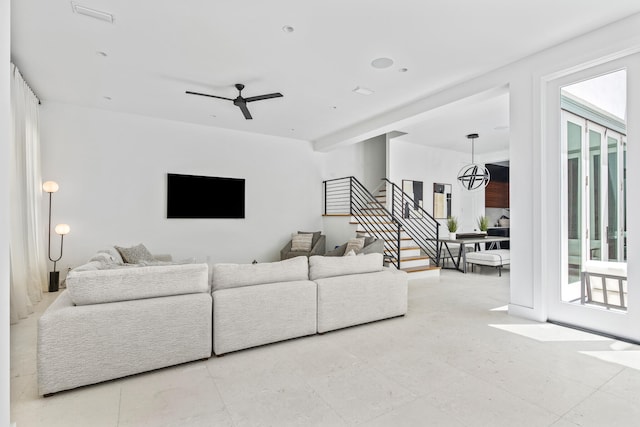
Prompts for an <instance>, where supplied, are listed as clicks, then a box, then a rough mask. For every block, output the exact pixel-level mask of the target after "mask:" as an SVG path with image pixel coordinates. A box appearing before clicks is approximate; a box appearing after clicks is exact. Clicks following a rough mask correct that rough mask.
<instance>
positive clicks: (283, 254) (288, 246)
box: [280, 240, 291, 260]
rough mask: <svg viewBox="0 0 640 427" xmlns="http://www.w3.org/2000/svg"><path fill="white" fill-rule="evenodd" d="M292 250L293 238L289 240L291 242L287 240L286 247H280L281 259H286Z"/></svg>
mask: <svg viewBox="0 0 640 427" xmlns="http://www.w3.org/2000/svg"><path fill="white" fill-rule="evenodd" d="M289 252H291V240H289V242H287V244H286V245H284V248H282V249H280V259H281V260H283V259H286V257H287V254H288V253H289Z"/></svg>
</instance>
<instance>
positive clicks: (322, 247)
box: [309, 235, 327, 256]
mask: <svg viewBox="0 0 640 427" xmlns="http://www.w3.org/2000/svg"><path fill="white" fill-rule="evenodd" d="M326 249H327V236H325V235H321V236H320V238H319V239H318V242H317V243H316V245H315V246H314V247H313V248H311V252H310V253H309V256H312V255H324V253H325V252H326V251H327V250H326Z"/></svg>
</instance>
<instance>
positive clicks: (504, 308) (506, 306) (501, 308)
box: [489, 305, 509, 311]
mask: <svg viewBox="0 0 640 427" xmlns="http://www.w3.org/2000/svg"><path fill="white" fill-rule="evenodd" d="M489 311H509V306H508V305H503V306H502V307H496V308H492V309H491V310H489Z"/></svg>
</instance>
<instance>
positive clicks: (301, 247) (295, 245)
mask: <svg viewBox="0 0 640 427" xmlns="http://www.w3.org/2000/svg"><path fill="white" fill-rule="evenodd" d="M312 241H313V234H296V235H295V236H293V238H292V239H291V251H292V252H309V251H310V250H311V242H312Z"/></svg>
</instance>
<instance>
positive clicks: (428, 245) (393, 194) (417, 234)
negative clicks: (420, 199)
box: [383, 178, 440, 265]
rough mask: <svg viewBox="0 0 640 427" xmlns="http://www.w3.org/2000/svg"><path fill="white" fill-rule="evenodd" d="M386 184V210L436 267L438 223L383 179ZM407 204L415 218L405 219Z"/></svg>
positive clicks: (438, 251)
mask: <svg viewBox="0 0 640 427" xmlns="http://www.w3.org/2000/svg"><path fill="white" fill-rule="evenodd" d="M383 181H385V182H386V183H387V188H388V189H391V191H388V190H387V198H386V200H387V209H390V210H391V216H392V217H393V218H394V220H395V221H397V222H398V224H400V226H401V228H402V229H403V230H404V231H405V232H406V233H407V235H408V236H409V237H411V239H413V241H414V242H416V243H417V244H418V246H420V249H422V251H423V252H424V253H425V254H426V255H428V256H429V258H431V259H432V260H434V261H435V263H436V265H439V264H440V249H439V246H440V245H439V238H440V231H439V229H440V223H438V221H436V219H435V218H434V217H433V216H431V214H429V213H428V212H427V211H425V210H424V209H423V208H422V206H419V205H418V204H416V202H415V201H414V200H413V199H412V198H411V196H409V195H408V194H407V193H405V192H404V191H402V189H401V188H400V187H398V186H397V185H396V184H394V183H393V182H391V181H389V180H388V179H387V178H383ZM407 204H408V205H409V206H411V207H412V208H413V209H411V210H413V211H417V212H418V213H419V217H417V218H405V216H409V215H407V213H406V209H405V208H406V207H407Z"/></svg>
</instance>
